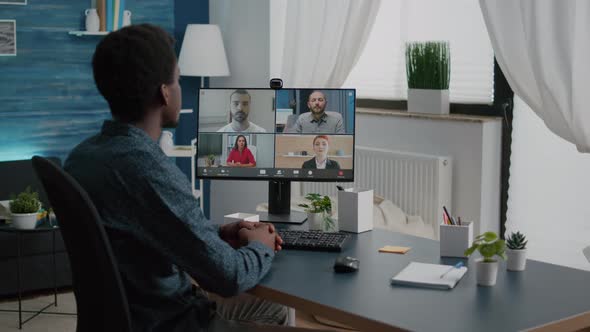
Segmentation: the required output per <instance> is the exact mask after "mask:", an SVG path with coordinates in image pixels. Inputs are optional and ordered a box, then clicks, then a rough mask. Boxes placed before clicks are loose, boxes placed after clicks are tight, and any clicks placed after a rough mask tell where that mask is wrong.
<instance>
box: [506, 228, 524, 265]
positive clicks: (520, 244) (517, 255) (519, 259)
mask: <svg viewBox="0 0 590 332" xmlns="http://www.w3.org/2000/svg"><path fill="white" fill-rule="evenodd" d="M527 242H528V241H526V237H525V236H524V234H522V233H520V232H516V233H510V236H508V239H507V240H506V247H507V248H508V249H506V255H507V256H508V261H507V263H506V268H507V269H508V270H510V271H524V268H525V267H526V244H527Z"/></svg>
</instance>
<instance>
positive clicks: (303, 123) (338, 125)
mask: <svg viewBox="0 0 590 332" xmlns="http://www.w3.org/2000/svg"><path fill="white" fill-rule="evenodd" d="M295 131H296V132H298V133H305V134H311V133H313V134H345V133H346V131H345V130H344V124H343V123H342V115H340V113H337V112H325V113H324V114H323V115H322V117H321V118H320V119H319V120H316V119H315V118H314V117H313V114H312V113H311V112H307V113H303V114H301V115H300V116H299V117H298V118H297V122H296V123H295Z"/></svg>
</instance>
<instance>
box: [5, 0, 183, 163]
mask: <svg viewBox="0 0 590 332" xmlns="http://www.w3.org/2000/svg"><path fill="white" fill-rule="evenodd" d="M183 1H186V2H187V3H188V2H190V1H189V0H183ZM89 4H90V1H73V0H29V1H28V4H27V5H25V6H11V5H1V4H0V19H14V20H16V30H17V56H16V57H0V161H3V160H15V159H27V158H30V157H31V156H33V155H35V154H38V155H44V156H57V157H59V158H61V159H62V160H64V159H65V157H66V156H67V154H68V153H69V151H70V150H71V149H72V148H73V147H74V146H75V145H76V144H78V143H79V142H80V141H82V140H83V139H84V138H86V137H88V136H91V135H93V134H95V133H96V132H97V131H98V130H99V129H100V126H101V124H102V121H103V120H104V119H108V118H110V113H109V111H108V106H107V104H106V102H105V101H104V99H103V98H102V96H100V94H99V93H98V91H97V90H96V87H95V85H94V81H93V79H92V68H91V65H90V63H91V58H92V54H93V52H94V49H95V47H96V44H97V43H98V41H99V40H100V38H101V37H88V36H87V37H75V36H70V35H68V31H70V30H83V26H84V24H83V22H84V17H83V15H84V9H86V6H88V5H89ZM126 4H127V5H126V8H127V9H129V10H131V11H132V13H133V15H132V21H133V23H134V24H136V23H152V24H156V25H159V26H161V27H163V28H164V29H166V30H167V31H169V32H170V33H175V31H176V29H175V25H174V13H175V10H174V8H175V7H174V0H127V1H126ZM181 40H182V39H181Z"/></svg>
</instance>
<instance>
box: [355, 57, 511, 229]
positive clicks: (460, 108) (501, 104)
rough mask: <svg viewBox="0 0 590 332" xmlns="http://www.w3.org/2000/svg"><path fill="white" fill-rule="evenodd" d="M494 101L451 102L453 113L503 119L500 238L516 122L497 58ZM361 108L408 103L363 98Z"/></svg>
mask: <svg viewBox="0 0 590 332" xmlns="http://www.w3.org/2000/svg"><path fill="white" fill-rule="evenodd" d="M493 87H494V102H493V103H492V104H461V103H451V104H450V111H449V112H450V113H451V114H465V115H479V116H494V117H502V119H503V120H502V138H501V139H502V143H501V144H502V152H501V161H500V163H501V166H500V237H501V238H502V239H503V238H504V233H505V232H506V225H505V224H506V213H507V211H508V187H509V182H508V179H509V178H510V156H511V154H512V119H513V105H514V91H513V90H512V88H511V87H510V85H509V84H508V81H507V80H506V77H505V76H504V73H503V72H502V70H501V69H500V67H499V66H498V62H497V61H496V58H495V57H494V84H493ZM356 107H357V108H359V107H360V108H378V109H385V110H388V109H389V110H396V111H400V110H401V111H407V109H408V102H407V100H379V99H366V98H359V99H357V102H356Z"/></svg>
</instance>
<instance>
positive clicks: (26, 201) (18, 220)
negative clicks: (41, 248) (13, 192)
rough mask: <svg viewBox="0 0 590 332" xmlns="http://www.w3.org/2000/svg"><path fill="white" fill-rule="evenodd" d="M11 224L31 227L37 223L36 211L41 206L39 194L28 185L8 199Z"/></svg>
mask: <svg viewBox="0 0 590 332" xmlns="http://www.w3.org/2000/svg"><path fill="white" fill-rule="evenodd" d="M9 206H10V214H11V216H12V217H11V218H12V224H13V225H14V227H16V228H19V229H33V228H35V226H36V224H37V212H39V209H40V208H41V202H39V194H37V193H36V192H34V191H32V190H31V188H30V187H27V189H26V190H25V191H23V192H21V193H20V194H18V196H16V197H15V198H14V199H12V200H11V201H10V205H9Z"/></svg>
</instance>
